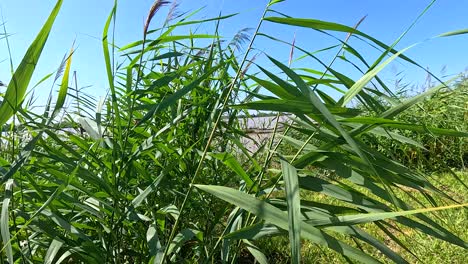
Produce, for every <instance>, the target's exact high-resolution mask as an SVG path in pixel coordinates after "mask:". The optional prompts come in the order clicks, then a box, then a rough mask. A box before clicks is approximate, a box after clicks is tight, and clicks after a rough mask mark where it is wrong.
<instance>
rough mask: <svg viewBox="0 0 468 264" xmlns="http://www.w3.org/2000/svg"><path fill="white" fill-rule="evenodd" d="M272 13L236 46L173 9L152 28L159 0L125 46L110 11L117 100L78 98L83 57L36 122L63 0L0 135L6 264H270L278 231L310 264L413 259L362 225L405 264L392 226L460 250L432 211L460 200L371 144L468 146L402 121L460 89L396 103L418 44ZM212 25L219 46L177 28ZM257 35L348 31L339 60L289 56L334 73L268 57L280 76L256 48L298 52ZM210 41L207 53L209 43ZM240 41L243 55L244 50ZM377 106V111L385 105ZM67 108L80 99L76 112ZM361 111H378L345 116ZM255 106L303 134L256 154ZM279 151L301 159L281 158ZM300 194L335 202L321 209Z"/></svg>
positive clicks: (112, 85) (11, 90) (18, 77)
mask: <svg viewBox="0 0 468 264" xmlns="http://www.w3.org/2000/svg"><path fill="white" fill-rule="evenodd" d="M277 2H281V1H277V0H273V1H270V2H269V3H267V5H266V8H265V12H264V14H263V16H262V17H261V18H259V23H258V27H257V28H256V30H255V31H254V32H252V33H251V34H252V35H250V36H248V35H246V31H245V30H241V31H239V33H238V34H237V35H236V36H234V37H233V40H232V41H230V42H224V40H223V39H221V37H220V36H219V32H218V26H219V24H220V23H223V22H224V21H225V20H228V19H229V18H230V17H231V16H233V15H227V16H218V17H214V18H211V19H203V20H190V17H191V16H192V15H193V14H188V15H178V13H177V12H176V11H175V10H174V8H177V5H171V9H170V11H169V16H168V18H167V19H166V22H164V24H163V25H162V26H161V27H159V28H153V27H152V26H151V21H152V19H153V17H154V16H156V15H161V12H162V10H164V7H165V6H166V5H168V4H169V3H168V2H167V1H155V3H154V4H153V6H152V7H151V8H150V10H149V15H148V18H147V20H146V23H145V26H144V28H143V29H142V32H143V39H142V40H138V41H135V42H133V43H130V44H128V45H126V46H124V47H117V46H116V45H115V43H114V40H113V39H114V36H113V35H111V34H110V32H112V27H113V26H114V25H115V23H114V22H115V19H116V18H115V14H116V10H117V8H118V2H117V1H115V4H114V7H113V9H112V10H111V12H110V14H109V17H108V19H107V21H106V24H105V25H104V30H103V38H102V39H103V40H102V47H103V54H104V58H105V63H106V70H107V78H108V81H109V96H108V97H107V98H106V99H105V100H102V101H97V100H95V99H94V98H92V97H91V96H89V95H87V94H85V93H82V92H80V90H81V88H80V87H76V83H77V81H76V76H74V78H75V79H74V78H70V69H71V67H73V64H72V56H75V55H73V49H72V51H71V53H70V54H69V55H67V56H66V57H65V59H64V61H63V62H62V63H61V65H60V67H59V69H58V70H57V75H56V77H55V78H54V80H50V81H51V82H52V87H53V86H54V84H55V82H58V81H59V80H60V78H61V79H62V80H61V85H60V90H59V94H58V98H57V99H56V100H53V95H54V94H53V93H52V92H51V97H50V98H49V100H48V103H47V106H46V108H45V110H44V113H42V114H38V113H37V112H34V111H29V110H28V108H27V107H26V106H27V104H24V103H23V104H22V102H23V101H24V100H25V92H26V90H27V89H28V84H29V80H30V78H31V76H32V73H33V71H34V67H33V66H31V63H30V62H31V61H33V62H37V60H38V59H39V56H40V53H41V51H42V47H43V46H44V44H45V41H46V40H47V36H48V34H49V33H50V31H51V28H52V24H53V21H54V18H55V16H56V15H57V13H58V12H59V9H60V5H61V3H62V1H58V2H57V5H56V7H55V8H54V9H53V11H52V13H51V15H50V17H49V19H48V20H47V21H46V23H45V25H44V27H43V29H42V30H41V31H40V32H39V34H38V37H37V38H36V40H35V41H34V42H33V43H32V44H31V46H30V48H29V49H28V52H27V53H26V55H25V57H24V59H23V62H24V63H23V62H22V63H21V64H20V66H19V67H18V68H17V69H16V70H15V72H14V74H13V76H12V81H11V82H10V84H9V85H8V88H7V91H6V93H5V96H4V97H3V98H2V99H3V100H2V104H1V106H0V109H2V110H1V111H0V121H1V122H0V125H2V126H3V125H4V124H6V123H7V122H8V120H12V119H11V118H13V120H14V122H10V123H8V125H7V126H4V130H3V131H2V134H1V137H2V138H1V139H2V141H1V142H2V145H1V148H2V151H1V156H0V166H1V167H0V168H1V169H0V173H1V175H2V184H3V186H4V188H3V193H4V195H3V203H2V212H1V218H0V228H1V235H2V241H3V244H2V254H1V257H2V258H1V259H0V262H2V263H6V262H8V263H15V262H22V263H36V262H44V263H62V262H64V263H174V262H184V263H185V262H189V263H208V262H222V263H237V262H240V261H247V260H248V259H249V261H253V259H255V260H256V261H257V262H259V263H266V262H267V261H268V260H267V256H266V255H265V254H264V250H263V249H262V248H261V247H259V244H258V240H259V239H264V238H265V237H270V236H283V235H284V236H289V241H290V247H291V262H293V263H300V262H301V256H302V255H301V247H302V242H303V241H304V239H305V240H308V241H310V243H313V244H317V245H320V246H322V247H327V248H329V249H332V250H334V251H336V252H337V253H338V254H341V255H343V256H344V258H345V259H347V260H350V261H351V259H354V260H358V261H361V262H365V263H375V262H379V259H380V258H379V259H378V258H377V254H383V255H384V256H385V257H386V258H387V259H388V260H391V261H394V262H397V263H405V262H407V261H406V260H405V259H404V258H403V256H402V255H401V254H399V253H398V252H396V251H395V250H394V249H393V248H391V247H389V245H388V244H387V243H385V242H383V241H380V240H379V239H378V238H377V237H376V236H374V235H372V234H370V233H368V232H366V230H365V229H363V228H362V225H364V224H366V225H373V226H375V227H377V228H378V229H379V230H381V231H382V232H384V233H386V234H388V235H389V236H390V237H391V239H392V240H393V241H394V243H396V244H398V245H399V246H400V247H401V248H403V249H405V250H407V251H410V252H411V246H410V245H407V244H406V243H403V242H402V241H400V240H399V239H398V238H397V237H396V236H392V235H391V234H392V230H394V229H395V228H396V227H395V226H396V225H398V226H399V225H402V226H406V227H408V228H410V229H413V230H418V231H421V232H423V233H425V234H427V235H429V236H432V237H434V238H437V239H440V240H443V241H446V242H449V243H452V244H454V245H456V246H459V247H461V248H466V247H467V244H466V242H465V241H463V240H462V239H460V238H459V237H458V236H457V235H455V234H454V233H453V232H451V231H449V229H447V228H446V227H444V226H442V225H441V224H439V223H438V222H437V221H435V220H434V219H433V218H432V217H431V216H432V215H430V214H428V213H431V212H434V211H439V210H446V209H453V208H459V210H461V209H460V207H464V206H466V203H464V202H466V201H457V200H455V199H454V198H453V197H451V196H450V195H448V194H447V193H446V191H444V190H442V189H440V188H437V187H436V186H434V185H433V184H432V183H431V181H430V180H429V179H428V177H427V176H426V175H425V174H424V173H422V172H420V171H418V170H416V169H413V168H408V167H407V166H405V165H404V164H402V163H400V162H398V161H395V160H393V159H392V158H391V157H388V156H386V155H384V154H382V153H381V152H379V151H378V148H379V146H378V145H376V146H374V145H369V144H366V143H365V141H364V140H369V138H371V139H374V138H378V137H387V138H389V139H390V140H392V142H394V143H395V144H402V145H404V144H411V145H412V146H414V147H416V148H421V147H422V145H421V144H420V143H418V142H417V141H415V140H413V139H411V138H408V137H406V136H404V135H403V134H401V133H400V132H399V131H401V130H405V131H412V132H414V133H418V134H421V135H427V134H432V135H444V136H450V137H466V136H467V135H468V134H467V133H466V132H463V131H456V130H451V129H443V128H432V127H429V126H427V125H420V124H417V123H405V122H403V121H400V120H397V119H396V118H397V117H398V116H399V115H400V114H403V113H405V111H408V110H411V108H412V107H414V106H415V105H416V104H417V103H418V102H421V101H422V100H424V98H425V97H427V96H431V95H432V94H435V93H437V92H438V91H439V90H440V89H443V88H446V87H447V86H448V85H449V84H448V83H441V84H440V85H438V86H435V87H433V88H431V89H430V90H428V91H426V92H424V93H423V94H420V95H417V96H414V97H411V98H407V99H406V100H402V101H400V100H398V98H393V97H392V95H391V94H388V92H391V89H390V88H389V87H387V85H386V84H385V83H384V81H383V80H381V79H380V78H379V77H378V76H379V73H380V71H381V70H382V69H383V68H385V66H386V65H388V64H389V63H391V62H392V61H394V60H399V59H400V60H403V61H406V62H407V63H411V64H414V65H416V66H419V65H418V64H417V63H416V62H414V61H413V60H411V59H410V58H408V57H406V56H404V55H403V52H404V51H405V50H407V49H404V50H402V51H397V50H395V49H394V47H395V45H396V44H397V43H398V41H399V40H400V38H399V39H398V40H397V41H395V42H394V43H393V44H391V45H386V44H384V43H382V42H380V41H378V40H377V39H375V38H373V37H371V36H369V35H367V34H365V33H363V32H361V31H359V30H358V29H357V26H355V27H348V26H345V25H340V24H336V23H332V22H326V21H319V20H314V19H299V18H292V17H287V16H280V17H277V15H278V14H281V13H279V12H276V11H274V10H273V8H274V7H275V3H277ZM213 22H214V23H216V28H215V31H214V32H213V34H193V33H191V32H190V34H187V35H179V33H176V32H181V30H182V29H186V30H187V31H188V28H189V27H190V26H194V25H197V26H198V25H203V24H204V23H213ZM263 23H277V24H285V25H291V26H300V27H306V28H310V29H311V30H316V31H319V32H322V33H324V34H326V35H330V34H331V33H333V32H347V33H349V35H348V37H347V38H346V40H344V41H342V40H339V39H336V40H337V42H338V44H337V46H336V47H337V48H338V49H339V50H338V52H337V53H336V56H335V57H332V58H326V57H325V58H321V57H320V56H319V55H321V53H320V52H311V51H307V50H305V49H303V48H301V47H298V46H296V45H295V44H289V45H291V46H292V50H291V54H293V52H294V51H295V52H301V53H302V54H304V56H306V57H308V58H311V59H314V60H317V61H318V62H319V63H320V64H321V65H323V68H319V69H309V68H305V69H304V68H303V69H292V68H291V67H290V66H287V65H285V64H283V63H282V62H281V61H279V60H277V59H275V58H274V57H273V56H272V54H264V55H265V56H266V58H268V60H269V62H271V63H272V65H274V68H267V67H265V66H264V65H263V66H262V65H258V64H256V62H255V61H254V55H253V54H251V52H250V51H251V50H252V47H253V45H254V43H255V40H256V38H260V37H262V38H269V39H271V40H274V41H277V42H279V44H280V43H283V44H284V43H286V44H288V43H287V42H285V41H282V40H280V39H277V38H276V37H275V36H273V35H267V34H264V33H262V24H263ZM358 25H359V23H358ZM464 32H465V31H457V32H449V33H447V34H445V35H443V36H450V35H453V34H461V33H464ZM405 34H406V32H405ZM324 36H325V35H324ZM201 40H204V41H202V43H203V42H206V43H209V44H206V45H205V46H201V47H200V46H197V45H196V43H200V41H201ZM353 41H364V42H365V43H368V44H369V45H371V46H379V47H380V48H381V49H383V50H384V51H383V53H382V55H381V56H380V57H379V58H378V59H377V60H376V61H368V60H367V58H366V54H365V53H359V51H357V50H356V49H354V48H353V47H352V46H351V43H352V42H353ZM226 43H228V44H226ZM246 43H249V44H248V45H246V46H245V49H244V54H242V55H240V54H238V50H239V47H240V46H241V45H245V44H246ZM343 52H346V57H344V56H341V55H342V53H343ZM336 60H343V62H345V63H352V65H355V66H357V65H358V64H353V60H354V61H355V62H359V65H362V66H357V67H359V69H358V70H359V71H360V72H362V77H361V78H359V79H358V80H353V79H351V78H350V77H347V76H346V74H345V73H340V72H339V71H337V70H336V69H335V68H334V62H335V61H336ZM327 62H328V63H327ZM33 65H35V64H33ZM73 79H74V81H71V80H73ZM44 81H49V80H48V79H47V78H46V79H44ZM329 89H335V90H338V91H342V94H341V97H340V98H339V99H338V100H335V99H334V98H332V97H331V96H329V95H328V91H329ZM377 93H380V94H382V96H381V98H379V99H376V98H375V97H374V96H373V95H374V94H377ZM65 96H66V97H67V98H68V100H69V102H70V101H72V102H73V104H71V106H70V107H68V108H64V106H65V99H67V98H66V97H65ZM387 99H388V102H392V104H389V103H388V102H387V101H386V100H387ZM352 101H359V102H360V104H361V105H362V106H363V107H364V108H365V109H367V110H366V111H362V110H360V109H356V108H352V107H350V106H349V105H350V102H352ZM52 102H55V103H52ZM388 105H390V106H388ZM252 110H264V111H277V112H283V113H290V114H293V116H294V117H293V119H294V123H293V124H291V125H289V126H288V127H287V129H286V130H285V131H284V133H283V134H282V135H279V134H277V133H276V131H278V130H277V129H276V128H277V127H276V128H275V133H274V135H273V138H272V139H271V140H270V141H269V142H268V143H267V144H265V145H263V146H261V147H260V148H259V150H258V151H257V152H256V153H251V152H249V151H248V150H247V149H246V148H245V147H244V146H243V144H242V143H241V142H242V141H241V139H242V138H243V137H246V136H247V135H246V134H245V133H244V132H243V131H242V129H241V125H240V123H239V121H238V118H237V116H248V115H249V114H250V113H251V111H252ZM20 137H23V138H22V139H21V140H19V138H20ZM375 142H377V143H376V144H378V143H379V142H380V141H378V140H375ZM284 145H287V146H289V149H294V151H293V153H291V152H290V151H289V152H283V151H281V150H282V149H285V148H281V146H284ZM323 172H327V173H323ZM414 192H417V193H419V194H420V195H421V197H423V199H426V200H427V203H426V202H422V201H419V199H422V198H415V197H416V196H415V195H414V194H413V193H414ZM304 193H316V194H320V195H323V196H326V197H327V198H326V199H324V200H323V201H312V200H310V199H308V197H310V196H306V195H303V194H304ZM402 195H404V196H405V197H402ZM408 199H410V200H411V199H413V200H414V201H415V202H416V204H418V205H419V206H416V207H414V205H410V203H408V202H407V201H408ZM351 241H352V242H351ZM363 244H366V245H367V246H362V245H363ZM377 252H380V253H377Z"/></svg>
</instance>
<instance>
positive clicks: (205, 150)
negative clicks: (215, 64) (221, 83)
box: [161, 3, 270, 264]
mask: <svg viewBox="0 0 468 264" xmlns="http://www.w3.org/2000/svg"><path fill="white" fill-rule="evenodd" d="M269 6H270V4H269V3H268V4H267V6H266V7H265V9H264V11H263V14H262V16H261V19H260V21H259V23H258V25H257V28H256V29H255V33H254V35H253V37H252V39H251V41H250V43H249V46H248V48H247V50H246V52H245V54H244V57H243V59H242V61H241V64H240V66H239V69H238V70H237V73H236V76H235V77H234V79H233V80H232V82H231V85H229V88H228V91H227V93H226V97H225V98H224V101H223V104H222V106H221V109H220V110H219V114H218V116H217V117H216V120H215V123H214V125H213V128H212V129H211V133H210V135H209V137H208V141H207V143H206V145H205V149H204V150H203V153H202V156H201V158H200V162H199V163H198V166H197V169H196V170H195V174H194V176H193V177H192V180H191V183H190V186H189V189H188V190H187V192H186V194H185V197H184V200H183V202H182V205H181V207H180V209H179V212H180V215H179V217H178V218H177V219H176V221H175V223H174V226H173V227H172V230H171V234H170V236H169V239H168V240H167V244H166V247H165V249H164V254H163V256H162V258H161V264H162V263H164V260H165V259H166V258H167V254H168V251H169V245H170V243H171V241H172V240H173V239H174V236H175V233H176V230H177V228H178V226H179V224H180V219H181V218H182V214H183V212H184V210H185V205H186V204H187V200H188V198H189V197H190V194H191V193H192V191H193V188H194V183H195V180H196V179H197V177H198V175H200V172H201V168H202V165H203V162H204V160H205V158H206V155H207V153H208V149H209V148H210V145H211V142H212V141H213V138H214V134H215V132H216V128H217V127H218V124H219V122H220V121H221V117H222V114H223V112H224V109H225V108H226V105H227V102H228V100H229V98H230V97H231V93H232V91H233V90H234V86H235V85H236V83H237V80H238V79H239V77H240V76H241V74H242V69H243V66H244V64H245V62H246V61H247V56H248V55H249V52H250V50H251V49H252V46H253V43H254V42H255V38H256V36H257V34H258V32H259V30H260V27H261V25H262V23H263V20H264V18H265V15H266V13H267V11H268V7H269Z"/></svg>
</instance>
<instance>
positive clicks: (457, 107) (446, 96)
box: [377, 78, 468, 171]
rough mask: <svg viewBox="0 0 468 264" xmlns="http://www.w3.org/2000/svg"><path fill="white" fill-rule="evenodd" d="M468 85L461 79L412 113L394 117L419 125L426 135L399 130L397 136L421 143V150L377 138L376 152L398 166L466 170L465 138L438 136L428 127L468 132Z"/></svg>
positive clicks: (419, 105)
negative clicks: (377, 150)
mask: <svg viewBox="0 0 468 264" xmlns="http://www.w3.org/2000/svg"><path fill="white" fill-rule="evenodd" d="M466 102H468V84H467V81H466V79H464V78H463V79H462V80H461V81H459V82H457V83H456V84H454V85H453V87H451V88H450V89H444V90H441V91H440V92H438V93H435V94H433V95H432V96H430V97H428V98H426V99H425V100H424V101H422V102H420V103H419V104H418V105H417V107H414V108H412V111H407V112H404V113H402V114H400V115H399V116H398V117H397V120H398V121H401V122H405V123H408V124H421V125H422V126H421V129H424V130H428V131H427V132H428V133H422V134H421V133H416V132H412V131H407V130H399V131H398V133H399V134H401V135H403V136H405V137H408V138H410V139H412V140H415V141H417V142H420V143H421V145H422V147H419V148H418V147H415V146H414V145H408V144H406V145H399V144H394V143H393V142H392V140H389V139H388V138H379V139H377V140H378V141H379V143H378V144H379V150H380V151H381V152H382V153H384V154H385V155H387V156H391V157H392V158H394V159H396V160H398V161H400V162H401V163H403V164H405V165H408V166H412V167H415V168H419V169H424V170H427V171H434V170H442V171H446V170H447V169H448V168H456V169H466V166H467V164H468V139H467V138H466V137H461V138H458V137H451V136H449V135H438V133H437V132H436V131H431V130H429V129H428V127H436V128H446V129H452V130H457V131H468V105H467V103H466Z"/></svg>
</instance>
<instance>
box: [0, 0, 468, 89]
mask: <svg viewBox="0 0 468 264" xmlns="http://www.w3.org/2000/svg"><path fill="white" fill-rule="evenodd" d="M152 2H153V1H150V0H138V1H137V0H132V1H131V0H120V1H119V7H118V14H117V24H116V25H117V28H116V43H117V45H119V46H123V45H125V44H127V43H129V42H132V41H135V40H139V39H141V37H142V26H143V22H144V20H145V17H146V15H147V12H148V9H149V7H150V6H151V4H152ZM179 2H180V6H179V10H180V11H182V12H184V11H191V10H195V9H197V8H199V7H203V6H205V9H204V10H202V11H201V12H200V13H199V14H198V15H197V16H196V17H197V18H202V17H204V18H208V17H213V16H216V15H217V14H218V13H219V12H222V13H223V14H230V13H235V12H240V15H238V16H236V17H234V18H232V19H230V20H229V21H225V22H224V23H222V25H221V35H222V36H225V37H226V38H227V39H231V38H232V36H233V35H234V34H235V33H236V32H237V31H238V30H240V29H242V28H247V27H250V28H254V27H255V26H256V24H257V22H258V19H259V17H260V15H261V13H262V11H263V8H264V7H265V5H266V3H267V2H268V0H235V1H234V0H219V1H218V0H207V1H193V0H185V1H179ZM429 2H430V1H428V0H417V1H416V0H414V1H408V0H405V1H402V0H394V1H375V0H353V1H345V0H327V1H312V0H310V1H308V0H286V1H285V2H283V3H280V4H277V5H276V6H275V8H274V9H275V10H278V11H280V12H282V13H285V14H288V15H290V16H293V17H301V18H315V19H321V20H327V21H332V22H338V23H342V24H346V25H349V26H353V25H354V24H355V23H356V22H357V21H358V20H359V19H360V18H361V17H363V16H364V15H368V17H367V18H366V20H365V21H364V22H363V24H361V26H360V28H359V29H360V30H361V31H364V32H365V33H368V34H370V35H372V36H374V37H376V38H377V39H379V40H381V41H383V42H385V43H387V44H391V43H392V42H393V41H394V40H395V39H396V38H398V36H399V35H400V34H401V33H402V32H403V31H404V30H405V29H406V28H407V27H408V26H409V25H410V24H411V22H412V21H413V20H414V19H415V18H416V17H417V16H418V14H419V13H420V12H421V11H422V10H423V9H424V8H425V7H426V6H427V4H428V3H429ZM54 4H55V1H53V0H41V1H39V0H3V1H1V2H0V8H1V12H2V14H3V18H4V20H5V23H6V28H7V32H8V33H10V34H13V35H12V36H11V37H10V38H9V41H10V45H11V47H12V53H13V54H12V57H13V62H14V65H15V66H17V65H18V64H19V62H20V60H21V58H22V56H23V54H24V53H25V51H26V49H27V47H28V46H29V44H30V43H31V42H32V40H33V39H34V37H35V36H36V34H37V32H38V31H39V29H40V27H41V26H42V24H43V23H44V21H45V19H46V18H47V16H48V15H49V12H50V10H52V7H53V6H54ZM112 5H113V1H111V0H80V1H77V0H65V1H64V4H63V6H62V10H61V12H60V13H59V15H58V17H57V20H56V22H55V25H54V27H53V29H52V32H51V35H50V37H49V40H48V43H47V45H46V47H45V49H44V51H43V54H42V56H41V58H40V61H39V64H38V66H37V70H36V73H35V74H34V77H33V80H32V82H31V86H32V85H34V84H35V82H37V81H38V80H40V79H41V78H42V77H43V76H45V75H46V74H48V73H51V72H53V71H54V70H56V68H57V67H58V65H59V64H60V61H61V60H62V58H63V55H64V54H65V53H66V52H67V51H68V50H69V49H70V47H71V45H72V42H73V41H74V40H75V39H76V45H77V46H78V49H77V51H76V53H75V55H74V58H73V64H72V70H76V71H77V73H78V78H79V86H81V87H83V86H88V85H90V86H92V88H90V89H88V92H90V93H92V94H94V95H96V96H100V95H103V94H104V93H105V91H106V90H107V79H106V74H105V67H104V59H103V56H102V46H101V40H100V39H101V35H102V29H103V26H104V23H105V20H106V19H107V16H108V14H109V12H110V10H111V8H112ZM167 10H168V7H165V8H163V9H161V10H160V12H159V13H158V14H157V16H156V19H155V20H154V21H153V23H152V25H153V27H157V26H158V25H161V21H162V20H164V18H165V17H166V14H167ZM467 10H468V1H460V0H439V1H437V2H436V3H435V4H434V5H433V6H432V8H431V9H430V10H429V12H428V13H426V15H425V16H424V17H423V18H422V19H421V20H420V21H419V22H418V24H417V25H416V26H415V27H414V28H413V29H412V30H411V31H410V32H409V34H408V35H407V36H406V37H405V38H404V39H403V41H402V42H401V43H400V44H399V45H398V46H397V48H404V47H406V46H409V45H411V44H413V43H415V42H419V41H422V40H425V39H427V38H430V37H432V36H435V35H438V34H440V33H443V32H447V31H451V30H456V29H462V28H468V17H467V14H466V11H467ZM196 30H198V32H199V33H212V25H206V27H202V28H197V29H196ZM261 31H262V32H267V33H269V34H272V35H275V36H276V37H279V38H281V39H284V40H287V41H292V38H293V35H294V33H296V35H297V37H296V44H297V45H298V46H301V47H303V48H306V49H308V50H310V51H314V50H317V49H320V48H324V47H327V46H329V45H330V44H331V43H332V41H331V39H330V38H328V37H325V36H323V35H320V34H317V33H316V32H314V31H312V30H308V29H304V28H292V27H284V26H279V25H277V24H269V23H266V24H264V27H263V28H262V29H261ZM187 33H188V32H187ZM337 36H340V37H341V38H342V39H343V38H344V35H337ZM0 42H1V43H0V80H2V81H3V82H8V81H9V79H10V70H9V63H8V53H7V49H6V44H5V41H4V40H1V41H0ZM467 43H468V35H462V36H456V37H451V38H443V39H437V40H431V41H429V42H425V43H423V44H422V45H419V46H417V47H416V48H413V49H411V50H410V51H408V52H407V53H406V54H407V55H408V56H410V57H411V58H413V59H414V60H416V61H417V62H418V63H420V64H421V65H423V66H424V67H428V68H429V69H430V70H432V71H433V72H435V73H437V74H439V75H441V76H442V75H444V74H446V75H450V74H457V73H460V72H462V71H464V70H466V69H467V66H468V48H467V47H468V46H467ZM351 44H353V43H351ZM357 45H358V46H359V47H361V48H366V47H365V46H364V45H360V44H357ZM255 47H256V49H258V50H261V51H267V52H268V53H269V54H272V55H274V57H276V58H278V59H280V60H282V61H285V62H287V59H288V56H289V48H288V47H286V46H281V45H278V44H275V43H273V42H271V41H267V40H266V39H262V38H260V39H258V41H257V42H256V45H255ZM361 51H362V50H361ZM364 52H365V50H364ZM367 54H370V56H371V57H372V56H377V53H375V52H373V51H371V49H370V48H369V52H368V53H367ZM296 55H297V56H299V54H296ZM297 56H296V57H297ZM300 63H302V64H301V65H296V66H301V67H302V66H306V67H310V68H313V67H315V66H314V65H313V64H311V65H307V63H306V62H300ZM293 66H295V65H293ZM443 67H446V69H445V72H443V73H441V69H442V68H443ZM403 70H404V71H405V73H404V77H405V80H406V81H407V82H410V83H413V84H417V83H423V82H424V78H425V73H424V72H423V71H421V70H418V69H417V68H415V67H412V66H410V65H407V64H404V63H395V64H393V65H392V66H391V67H388V69H387V70H386V72H385V73H384V74H385V77H386V78H387V80H391V79H392V78H396V77H395V74H396V73H397V72H400V71H403ZM342 71H346V69H343V70H342ZM345 73H346V72H345ZM400 77H401V76H400ZM49 88H50V83H48V84H46V85H43V86H41V87H38V90H39V94H40V95H41V96H45V95H46V94H48V91H49Z"/></svg>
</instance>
